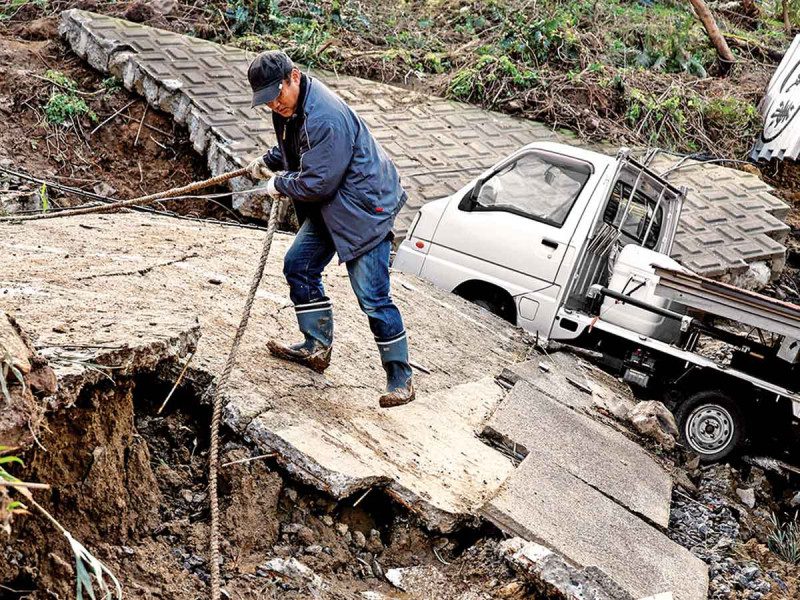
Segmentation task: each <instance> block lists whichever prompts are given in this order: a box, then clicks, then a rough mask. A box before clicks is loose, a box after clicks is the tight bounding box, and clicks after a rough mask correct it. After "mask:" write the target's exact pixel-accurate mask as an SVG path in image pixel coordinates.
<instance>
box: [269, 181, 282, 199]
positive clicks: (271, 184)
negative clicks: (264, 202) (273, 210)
mask: <svg viewBox="0 0 800 600" xmlns="http://www.w3.org/2000/svg"><path fill="white" fill-rule="evenodd" d="M266 188H267V189H266V192H267V194H269V195H270V196H271V197H273V198H277V197H278V196H280V195H281V193H280V192H279V191H278V190H276V189H275V178H274V177H270V179H269V181H268V182H267V185H266Z"/></svg>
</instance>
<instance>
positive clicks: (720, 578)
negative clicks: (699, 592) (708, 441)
mask: <svg viewBox="0 0 800 600" xmlns="http://www.w3.org/2000/svg"><path fill="white" fill-rule="evenodd" d="M689 475H690V477H691V478H693V479H694V481H695V482H696V485H697V493H696V494H695V495H694V497H690V496H688V495H687V494H685V493H683V492H682V491H680V490H676V491H675V493H674V494H673V499H672V511H671V515H670V524H669V535H670V537H671V538H672V539H673V540H674V541H676V542H678V543H679V544H681V545H682V546H684V547H686V548H689V549H690V550H691V551H692V553H693V554H695V555H696V556H698V557H699V558H701V559H702V560H703V561H705V562H706V563H708V565H709V596H708V597H709V600H729V599H731V598H736V599H742V600H762V599H764V598H776V599H777V598H794V597H797V596H796V594H798V593H799V592H800V587H798V584H800V580H799V579H798V570H797V568H796V567H792V566H791V565H789V564H788V563H786V562H783V561H781V560H779V559H778V557H777V556H776V555H775V554H773V553H771V552H770V551H769V550H768V548H767V538H768V535H769V532H770V531H771V524H770V515H771V514H772V510H776V511H777V510H779V507H778V506H777V505H776V503H775V501H774V500H773V497H774V490H773V489H771V486H770V483H769V480H768V479H767V477H766V476H765V474H764V471H763V470H761V469H759V468H756V467H754V468H752V469H750V472H749V474H748V475H747V476H745V475H744V473H743V472H740V471H738V470H737V469H735V468H733V467H731V466H730V465H728V464H715V465H707V466H703V467H696V468H695V469H693V470H690V473H689ZM743 497H744V498H743ZM751 504H752V506H751Z"/></svg>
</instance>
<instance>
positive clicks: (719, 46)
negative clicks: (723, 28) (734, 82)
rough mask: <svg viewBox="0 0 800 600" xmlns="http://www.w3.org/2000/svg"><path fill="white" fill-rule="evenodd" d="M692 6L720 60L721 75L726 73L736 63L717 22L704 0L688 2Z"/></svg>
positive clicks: (690, 0)
mask: <svg viewBox="0 0 800 600" xmlns="http://www.w3.org/2000/svg"><path fill="white" fill-rule="evenodd" d="M689 2H690V3H691V4H692V8H694V12H695V14H697V18H698V19H700V22H701V23H702V24H703V27H705V30H706V33H707V34H708V39H709V40H711V43H712V44H713V46H714V48H716V50H717V56H718V57H719V60H720V68H721V70H722V72H723V73H727V72H728V71H729V70H730V68H731V66H732V65H733V63H735V62H736V58H735V57H734V56H733V52H731V49H730V48H729V47H728V44H727V42H726V41H725V38H724V37H723V36H722V33H720V30H719V27H718V26H717V21H716V19H714V15H713V14H712V13H711V10H710V9H709V8H708V6H707V5H706V3H705V2H704V0H689Z"/></svg>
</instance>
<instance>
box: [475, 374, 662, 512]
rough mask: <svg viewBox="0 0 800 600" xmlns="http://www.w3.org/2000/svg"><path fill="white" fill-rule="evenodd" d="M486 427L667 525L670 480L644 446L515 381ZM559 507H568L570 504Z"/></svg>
mask: <svg viewBox="0 0 800 600" xmlns="http://www.w3.org/2000/svg"><path fill="white" fill-rule="evenodd" d="M576 393H581V392H577V391H576ZM485 427H486V428H487V429H490V430H492V431H493V432H496V433H497V434H500V435H502V436H503V437H504V438H507V439H509V440H512V441H513V442H515V443H519V444H522V445H524V446H525V447H526V448H527V449H528V450H529V452H530V453H531V454H535V455H536V457H537V459H538V460H541V461H545V462H548V463H551V464H554V465H558V466H560V467H562V468H563V469H565V470H566V471H567V472H569V473H570V474H571V475H572V476H574V477H576V478H577V479H579V480H580V481H582V482H584V483H585V484H587V485H589V486H590V487H592V488H594V489H596V490H598V491H599V492H601V493H602V494H604V495H606V496H608V497H609V498H612V499H614V500H615V501H617V502H619V503H620V504H621V505H622V506H624V507H625V508H627V509H628V510H630V511H632V512H634V513H636V514H638V515H641V516H642V517H644V518H645V519H647V520H648V521H650V522H651V523H655V524H656V525H659V526H661V527H666V526H667V525H668V524H669V507H670V500H671V496H672V480H671V478H670V476H669V474H668V473H666V472H665V471H664V470H663V469H662V468H661V466H659V465H658V463H656V462H655V461H654V460H653V459H652V458H651V457H650V455H649V454H648V453H647V451H646V450H644V449H643V448H642V447H641V446H639V445H638V444H636V443H635V442H633V441H631V440H629V439H628V438H626V437H625V436H624V435H623V434H621V433H619V432H617V431H615V430H613V429H611V428H610V427H607V426H605V425H601V424H600V423H598V422H596V421H594V420H593V419H591V418H590V417H588V416H586V415H585V414H582V413H580V412H577V411H575V410H572V409H571V408H568V407H567V406H564V405H563V404H561V403H559V402H557V401H555V400H553V399H552V398H550V397H548V396H547V395H545V394H543V393H541V392H540V391H539V390H538V389H537V388H536V387H534V386H532V385H531V384H529V383H527V382H525V381H520V382H519V383H517V384H516V385H515V386H514V388H513V389H512V391H511V393H509V394H508V396H507V397H506V398H505V399H504V400H503V402H502V403H500V405H499V406H498V407H497V409H496V410H495V412H494V413H493V414H492V416H491V418H490V419H489V420H488V421H487V423H486V426H485ZM529 456H530V455H529ZM563 510H570V507H569V505H565V507H564V509H563ZM611 526H612V527H613V525H611Z"/></svg>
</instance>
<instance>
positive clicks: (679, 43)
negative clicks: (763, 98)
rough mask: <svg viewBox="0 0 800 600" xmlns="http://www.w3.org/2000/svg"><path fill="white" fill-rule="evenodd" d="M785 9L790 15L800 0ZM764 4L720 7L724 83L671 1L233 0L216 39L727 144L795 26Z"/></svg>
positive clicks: (670, 136)
mask: <svg viewBox="0 0 800 600" xmlns="http://www.w3.org/2000/svg"><path fill="white" fill-rule="evenodd" d="M791 7H792V8H791V11H790V16H791V18H792V19H795V21H797V19H798V18H800V0H792V3H791ZM761 10H762V18H761V19H760V20H755V21H754V20H753V19H752V18H749V17H747V16H746V15H745V16H741V15H739V16H737V14H735V13H732V12H730V11H729V12H722V11H719V12H718V13H717V15H716V16H717V18H718V21H719V23H720V26H721V27H722V29H723V31H725V32H726V34H729V35H731V36H732V37H735V38H736V39H738V40H740V41H741V42H742V43H743V44H744V46H742V45H741V44H740V45H739V46H735V45H734V52H735V53H737V55H738V57H739V63H738V64H737V67H735V68H734V72H733V74H732V75H730V80H731V82H732V84H731V86H730V87H729V88H727V89H723V88H722V87H720V86H717V87H716V88H715V87H714V85H713V80H714V79H715V78H716V77H717V76H718V75H719V74H720V73H719V69H718V65H717V58H716V53H715V51H714V49H713V47H712V46H711V45H710V43H709V40H708V37H707V35H706V33H705V31H704V29H703V27H702V25H701V24H700V22H699V21H698V20H697V18H696V17H695V16H694V13H693V12H692V10H691V8H690V6H689V5H688V3H685V2H678V1H677V0H654V3H653V4H652V5H645V4H642V3H638V2H630V1H629V0H604V1H603V2H595V1H594V0H566V1H563V0H539V1H538V2H536V3H531V2H527V1H525V0H486V1H481V2H479V1H477V0H460V1H457V2H449V1H438V0H437V1H430V2H424V3H418V2H414V3H410V2H409V1H408V0H399V1H398V2H396V3H386V2H378V3H366V4H365V3H362V2H357V1H356V0H300V1H298V2H293V3H290V4H287V3H284V2H279V1H278V0H229V1H228V3H227V6H226V10H225V13H224V20H225V23H224V26H223V27H224V31H225V33H223V34H221V35H220V37H219V38H218V39H219V41H225V42H233V43H235V44H237V45H239V46H240V47H242V48H246V49H248V50H253V51H260V50H265V49H273V48H283V49H285V50H286V51H287V53H288V54H289V55H290V56H291V57H292V58H293V59H295V60H297V61H298V62H300V63H302V64H304V65H306V66H309V67H315V68H324V69H330V70H335V71H336V72H337V73H346V74H351V75H357V76H362V77H367V78H371V79H379V80H384V81H391V82H395V83H400V84H403V85H409V86H411V87H413V88H415V89H419V90H421V91H424V92H428V93H434V94H439V95H444V96H447V97H450V98H453V99H457V100H462V101H468V102H473V103H477V104H481V105H483V106H486V107H490V108H494V109H497V110H507V111H512V112H515V113H522V114H524V115H526V116H529V117H531V118H534V119H539V120H543V121H546V122H550V123H553V122H557V123H558V124H559V125H566V126H570V127H572V128H574V129H577V130H578V131H580V132H581V133H582V134H583V135H585V136H588V137H590V138H592V137H596V138H603V139H606V140H609V139H610V140H619V141H620V142H624V143H634V144H635V143H647V144H653V145H658V146H662V147H665V148H668V149H670V150H675V151H690V152H695V151H705V152H710V153H715V154H722V155H727V156H731V155H741V154H742V153H743V152H744V151H745V150H746V146H747V145H748V144H749V140H750V138H749V137H748V136H750V135H751V134H752V133H754V132H755V131H756V130H757V129H758V127H759V125H760V123H759V116H758V114H757V111H756V103H757V101H758V99H759V98H760V95H761V93H762V92H763V86H764V85H765V84H766V80H765V75H764V72H765V71H764V70H763V68H760V65H759V64H758V63H763V61H764V57H763V52H764V51H770V52H773V54H774V52H776V51H777V52H780V51H782V50H783V49H785V47H786V46H787V45H788V43H789V41H790V40H791V37H792V36H791V35H789V36H787V34H786V32H785V30H784V28H783V23H782V21H781V22H776V21H774V18H776V17H777V18H778V19H781V18H782V16H781V7H780V0H774V1H773V0H771V1H770V2H768V3H766V4H764V5H762V9H761ZM217 31H221V29H219V30H217ZM742 47H744V48H745V50H742V49H741V48H742ZM748 47H751V48H755V49H756V50H754V54H753V56H752V57H751V56H750V54H748V51H747V48H748ZM759 52H760V53H761V54H759ZM751 72H757V73H758V75H757V76H758V77H759V78H760V80H753V77H750V76H749V75H750V74H751ZM737 78H742V80H743V81H745V85H742V86H739V85H736V83H735V81H736V79H737ZM584 109H586V110H584ZM589 125H590V126H589ZM725 136H728V137H727V138H725Z"/></svg>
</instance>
